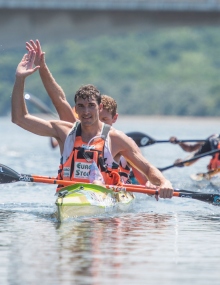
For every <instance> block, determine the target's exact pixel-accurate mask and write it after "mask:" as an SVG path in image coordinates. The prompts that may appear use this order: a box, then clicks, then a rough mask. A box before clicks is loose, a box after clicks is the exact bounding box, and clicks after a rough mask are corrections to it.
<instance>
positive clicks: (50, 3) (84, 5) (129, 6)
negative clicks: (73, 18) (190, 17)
mask: <svg viewBox="0 0 220 285" xmlns="http://www.w3.org/2000/svg"><path fill="white" fill-rule="evenodd" d="M2 8H7V9H73V10H77V9H79V10H88V9H89V10H149V11H150V10H164V11H166V10H169V11H172V10H177V11H216V10H220V0H0V9H2Z"/></svg>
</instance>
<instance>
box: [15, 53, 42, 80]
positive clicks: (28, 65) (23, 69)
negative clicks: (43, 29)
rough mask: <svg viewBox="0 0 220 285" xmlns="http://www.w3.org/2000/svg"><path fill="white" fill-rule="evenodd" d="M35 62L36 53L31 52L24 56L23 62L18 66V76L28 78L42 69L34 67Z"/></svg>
mask: <svg viewBox="0 0 220 285" xmlns="http://www.w3.org/2000/svg"><path fill="white" fill-rule="evenodd" d="M34 60H35V51H33V50H31V51H29V52H28V53H27V54H25V55H24V56H23V58H22V60H21V62H20V63H19V64H18V67H17V70H16V75H17V76H22V77H27V76H28V75H30V74H32V73H34V72H35V71H36V70H38V69H39V68H40V67H39V66H35V67H33V63H34Z"/></svg>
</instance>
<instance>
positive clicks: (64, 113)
mask: <svg viewBox="0 0 220 285" xmlns="http://www.w3.org/2000/svg"><path fill="white" fill-rule="evenodd" d="M26 49H27V50H28V51H30V50H34V51H35V52H36V58H35V62H34V63H35V65H37V66H40V68H39V73H40V77H41V80H42V82H43V84H44V87H45V89H46V91H47V93H48V95H49V96H50V98H51V100H52V102H53V104H54V106H55V108H56V110H57V113H58V114H59V117H60V119H61V120H63V121H67V122H71V123H74V122H75V121H76V118H75V116H74V113H73V111H72V108H71V106H70V104H69V103H68V102H67V100H66V96H65V93H64V91H63V89H62V88H61V86H60V85H59V84H58V83H57V82H56V80H55V79H54V77H53V75H52V73H51V72H50V70H49V68H48V66H47V64H46V62H45V53H44V52H42V49H41V45H40V42H39V40H36V42H34V41H33V40H30V42H26Z"/></svg>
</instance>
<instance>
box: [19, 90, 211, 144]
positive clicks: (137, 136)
mask: <svg viewBox="0 0 220 285" xmlns="http://www.w3.org/2000/svg"><path fill="white" fill-rule="evenodd" d="M24 98H25V99H26V100H27V101H30V102H31V103H33V104H34V105H35V106H36V107H37V108H39V110H41V111H42V112H43V113H45V114H49V115H52V116H53V117H56V118H57V115H56V114H55V113H53V112H52V111H51V109H49V108H48V107H47V105H45V104H44V103H43V102H42V101H41V100H39V99H38V98H37V97H36V96H34V95H33V94H30V93H26V94H25V96H24ZM126 135H127V136H129V137H131V138H132V139H133V140H134V141H135V142H136V144H137V145H138V147H145V146H148V145H152V144H155V143H166V142H170V141H169V140H155V139H153V138H152V137H150V136H149V135H147V134H144V133H141V132H129V133H127V134H126ZM204 141H205V140H178V141H177V143H178V142H204ZM51 146H52V147H53V148H55V147H56V144H54V145H53V141H52V143H51Z"/></svg>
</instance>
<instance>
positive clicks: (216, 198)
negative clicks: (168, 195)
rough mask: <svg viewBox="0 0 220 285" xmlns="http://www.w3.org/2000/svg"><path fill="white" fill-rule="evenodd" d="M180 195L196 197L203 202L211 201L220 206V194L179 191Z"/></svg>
mask: <svg viewBox="0 0 220 285" xmlns="http://www.w3.org/2000/svg"><path fill="white" fill-rule="evenodd" d="M179 197H182V198H191V199H196V200H199V201H202V202H206V203H210V204H213V205H216V206H220V195H218V194H209V193H186V192H185V193H181V192H179Z"/></svg>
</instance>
